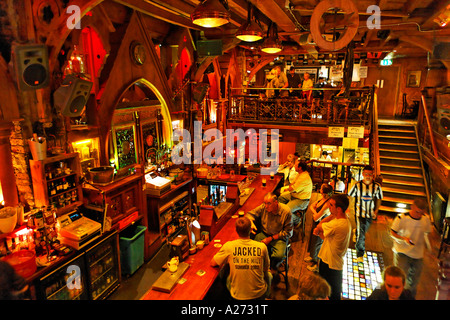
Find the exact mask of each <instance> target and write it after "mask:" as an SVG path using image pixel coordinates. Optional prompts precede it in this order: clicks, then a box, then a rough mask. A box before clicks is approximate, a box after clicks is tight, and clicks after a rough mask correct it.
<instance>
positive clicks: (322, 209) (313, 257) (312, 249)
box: [305, 183, 333, 272]
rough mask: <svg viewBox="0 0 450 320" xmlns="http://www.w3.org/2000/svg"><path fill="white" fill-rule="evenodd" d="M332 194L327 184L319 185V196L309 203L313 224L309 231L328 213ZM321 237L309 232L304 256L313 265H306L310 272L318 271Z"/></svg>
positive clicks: (331, 189)
mask: <svg viewBox="0 0 450 320" xmlns="http://www.w3.org/2000/svg"><path fill="white" fill-rule="evenodd" d="M332 195H333V188H332V187H331V186H330V185H329V184H326V183H324V184H322V186H321V187H320V196H321V197H320V198H319V199H318V200H317V201H315V202H314V203H313V204H312V205H311V207H310V208H311V211H312V214H313V225H312V227H311V231H314V229H315V228H316V227H317V226H318V225H319V223H320V221H322V219H325V218H326V217H328V216H329V215H330V208H329V200H330V199H331V196H332ZM322 242H323V240H322V238H320V237H317V236H315V235H314V234H313V233H312V232H311V237H310V241H309V250H308V251H309V256H307V257H306V258H305V261H306V262H311V263H312V264H313V265H312V266H308V267H306V268H307V269H308V270H309V271H312V272H319V266H318V265H317V262H318V258H317V255H318V254H319V250H320V247H321V246H322Z"/></svg>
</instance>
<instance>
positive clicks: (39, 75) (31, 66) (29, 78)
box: [13, 44, 50, 90]
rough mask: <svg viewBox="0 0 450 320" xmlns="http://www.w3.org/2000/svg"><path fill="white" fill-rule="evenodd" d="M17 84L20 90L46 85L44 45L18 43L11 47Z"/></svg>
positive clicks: (47, 74)
mask: <svg viewBox="0 0 450 320" xmlns="http://www.w3.org/2000/svg"><path fill="white" fill-rule="evenodd" d="M13 53H14V64H15V71H16V78H17V86H18V88H19V89H20V90H36V89H41V88H44V87H46V86H47V85H48V84H49V81H50V74H49V68H48V52H47V46H45V45H39V44H35V45H19V46H16V47H15V48H14V49H13Z"/></svg>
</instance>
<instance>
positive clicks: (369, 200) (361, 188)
mask: <svg viewBox="0 0 450 320" xmlns="http://www.w3.org/2000/svg"><path fill="white" fill-rule="evenodd" d="M362 175H363V179H362V180H361V181H359V182H358V183H356V184H355V185H354V186H353V188H352V189H351V190H350V192H349V193H348V195H349V196H350V197H353V198H355V222H356V229H355V243H356V244H355V249H356V256H357V262H363V261H364V254H365V251H366V245H365V242H366V233H367V232H368V231H369V228H370V225H371V224H372V220H373V219H376V218H377V214H378V209H379V208H380V205H381V199H383V191H382V190H381V185H380V184H379V183H377V182H375V181H374V178H373V168H372V167H371V166H365V167H364V169H363V172H362Z"/></svg>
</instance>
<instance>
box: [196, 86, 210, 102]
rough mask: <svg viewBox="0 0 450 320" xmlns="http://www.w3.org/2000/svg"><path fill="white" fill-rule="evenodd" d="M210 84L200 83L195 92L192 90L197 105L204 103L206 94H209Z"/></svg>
mask: <svg viewBox="0 0 450 320" xmlns="http://www.w3.org/2000/svg"><path fill="white" fill-rule="evenodd" d="M208 89H209V84H207V83H203V82H201V83H199V84H197V85H196V86H195V88H194V90H192V99H194V101H195V102H197V103H202V101H203V99H205V96H206V94H207V93H208Z"/></svg>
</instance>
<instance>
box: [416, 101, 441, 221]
mask: <svg viewBox="0 0 450 320" xmlns="http://www.w3.org/2000/svg"><path fill="white" fill-rule="evenodd" d="M421 100H422V103H421V105H422V111H423V114H424V115H425V120H426V123H427V125H426V126H425V135H424V136H426V132H427V131H428V134H429V137H430V142H431V148H432V149H433V155H434V157H435V158H438V151H437V147H436V142H435V140H434V133H433V129H432V127H431V121H430V116H429V114H428V109H427V103H426V101H425V96H424V94H423V92H422V94H421ZM414 128H415V130H416V140H417V149H418V150H419V157H420V166H421V168H422V176H423V184H424V185H425V191H426V194H427V200H428V210H430V211H429V212H430V213H431V212H432V211H431V209H432V208H431V198H430V190H429V188H428V183H427V179H426V175H425V169H424V167H423V160H422V148H421V147H420V146H421V144H420V141H419V136H418V130H417V126H415V127H414ZM423 143H425V137H424V141H423ZM430 219H431V222H433V223H434V216H433V215H432V214H430Z"/></svg>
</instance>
